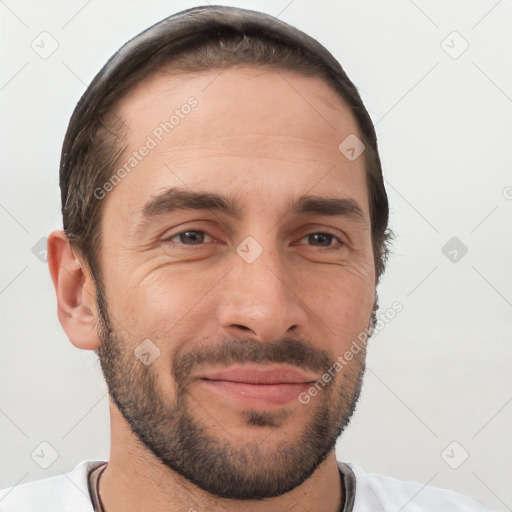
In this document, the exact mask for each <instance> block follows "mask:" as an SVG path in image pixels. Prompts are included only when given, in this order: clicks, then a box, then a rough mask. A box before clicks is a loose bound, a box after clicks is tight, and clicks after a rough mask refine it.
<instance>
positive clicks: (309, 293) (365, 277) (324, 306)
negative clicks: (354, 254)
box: [299, 267, 375, 348]
mask: <svg viewBox="0 0 512 512" xmlns="http://www.w3.org/2000/svg"><path fill="white" fill-rule="evenodd" d="M299 297H300V298H301V299H302V300H303V301H304V303H305V305H306V306H307V307H308V308H310V309H311V310H312V312H313V316H314V317H315V316H316V318H317V319H320V326H321V328H322V329H325V334H326V336H328V337H330V338H333V337H334V338H335V343H336V346H337V347H338V348H339V345H340V343H342V344H343V346H344V345H345V344H350V342H351V341H352V339H354V338H357V336H358V335H359V334H360V333H361V332H363V331H364V330H365V329H366V327H367V326H368V322H369V319H370V315H371V313H372V309H373V304H374V300H375V288H374V283H373V280H372V275H371V273H369V274H368V273H364V272H363V273H362V272H359V271H358V270H357V269H354V268H353V267H347V268H339V269H337V270H335V271H334V272H332V271H330V272H328V275H323V276H322V275H320V274H318V275H310V276H308V277H307V278H306V279H303V281H302V284H301V291H300V294H299ZM312 321H313V324H315V322H316V320H315V319H314V318H313V319H312Z"/></svg>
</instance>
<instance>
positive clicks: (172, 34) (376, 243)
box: [60, 6, 393, 285]
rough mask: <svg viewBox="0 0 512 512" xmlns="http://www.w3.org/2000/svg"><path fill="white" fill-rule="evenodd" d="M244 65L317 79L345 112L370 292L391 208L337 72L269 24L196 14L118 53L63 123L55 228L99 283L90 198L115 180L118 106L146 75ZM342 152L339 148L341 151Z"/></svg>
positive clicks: (309, 46) (332, 62) (230, 13)
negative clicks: (360, 161)
mask: <svg viewBox="0 0 512 512" xmlns="http://www.w3.org/2000/svg"><path fill="white" fill-rule="evenodd" d="M241 64H248V65H254V66H258V67H263V68H267V69H283V70H292V71H294V72H296V73H299V74H302V75H306V76H317V77H320V78H322V79H324V80H325V81H326V82H327V83H328V84H329V85H330V86H331V87H332V88H333V89H334V90H335V91H336V92H337V94H338V95H339V97H340V98H341V99H342V100H343V101H344V102H345V104H347V105H348V106H349V108H351V110H352V112H353V114H354V116H355V118H356V119H357V122H358V125H359V129H360V134H359V136H360V138H361V139H362V142H363V143H364V144H365V152H364V158H365V164H366V170H367V172H366V182H367V187H368V193H369V204H370V219H371V235H372V246H373V256H374V264H375V274H376V283H375V284H376V285H377V284H378V282H379V280H380V277H381V275H382V274H383V272H384V270H385V265H386V260H387V256H388V253H389V249H388V240H389V239H390V238H392V237H393V233H392V232H391V230H390V229H389V228H388V216H389V207H388V199H387V194H386V190H385V187H384V182H383V177H382V168H381V163H380V158H379V152H378V147H377V137H376V134H375V129H374V126H373V123H372V121H371V118H370V116H369V114H368V112H367V110H366V108H365V106H364V104H363V102H362V100H361V98H360V96H359V93H358V91H357V89H356V87H355V85H354V84H353V83H352V82H351V81H350V79H349V78H348V76H347V75H346V73H345V72H344V70H343V68H342V67H341V65H340V64H339V62H338V61H337V60H336V59H335V58H334V57H333V56H332V55H331V53H330V52H329V51H328V50H327V49H326V48H324V47H323V46H322V45H321V44H320V43H319V42H318V41H316V40H315V39H313V38H312V37H310V36H308V35H307V34H305V33H303V32H301V31H300V30H298V29H296V28H295V27H292V26H290V25H288V24H286V23H284V22H282V21H280V20H278V19H276V18H274V17H272V16H270V15H268V14H264V13H260V12H256V11H250V10H246V9H240V8H235V7H225V6H202V7H195V8H192V9H187V10H185V11H182V12H179V13H177V14H174V15H172V16H170V17H168V18H166V19H164V20H162V21H160V22H159V23H156V24H155V25H153V26H152V27H150V28H148V29H146V30H145V31H143V32H141V33H140V34H139V35H137V36H136V37H134V38H133V39H131V40H130V41H128V42H127V43H126V44H125V45H124V46H122V47H121V48H120V49H119V50H118V51H117V52H116V53H115V54H114V55H113V56H112V57H111V58H110V60H109V61H108V62H107V63H106V64H105V66H104V67H103V68H102V69H101V70H100V72H99V73H98V74H97V75H96V76H95V78H94V79H93V81H92V82H91V84H90V85H89V87H88V88H87V90H86V91H85V93H84V94H83V96H82V98H81V99H80V101H79V102H78V104H77V106H76V108H75V110H74V112H73V115H72V116H71V119H70V122H69V126H68V130H67V132H66V136H65V139H64V144H63V148H62V157H61V164H60V188H61V199H62V216H63V227H64V231H65V232H66V235H67V237H68V239H69V242H70V245H71V246H72V247H74V248H76V249H77V250H78V251H79V252H80V253H81V254H82V255H83V257H84V258H85V260H86V261H85V262H86V264H87V265H88V266H89V268H90V270H91V274H92V276H93V278H94V279H95V280H96V281H97V282H98V283H100V282H101V269H100V266H99V251H100V245H101V238H102V237H101V229H100V227H101V223H100V221H101V211H102V208H101V206H102V204H101V199H99V198H98V197H96V195H95V193H94V191H95V190H96V189H97V188H98V187H101V186H102V185H103V184H104V183H105V182H107V181H108V180H109V179H110V178H111V177H112V176H113V174H114V171H115V165H116V163H117V161H118V160H119V158H120V156H121V154H122V153H123V150H124V148H123V146H122V144H121V142H122V140H123V137H122V136H123V132H124V126H123V124H124V123H123V121H122V119H120V117H119V116H118V115H117V114H116V111H115V108H116V104H117V102H118V101H119V100H120V99H121V98H122V97H123V96H124V95H125V94H126V93H127V92H128V91H129V90H130V89H132V88H133V87H134V86H135V85H137V84H138V83H140V82H141V81H142V80H144V79H146V78H148V77H149V76H150V75H152V74H155V73H157V72H159V71H162V70H166V72H167V71H168V70H170V69H172V70H176V72H178V73H179V72H180V71H184V72H200V71H204V70H210V69H223V68H227V67H231V66H235V65H241ZM340 142H341V141H340Z"/></svg>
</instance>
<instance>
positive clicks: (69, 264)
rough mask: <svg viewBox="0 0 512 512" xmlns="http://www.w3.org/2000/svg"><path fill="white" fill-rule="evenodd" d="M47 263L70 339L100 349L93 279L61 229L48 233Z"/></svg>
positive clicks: (58, 308) (81, 344)
mask: <svg viewBox="0 0 512 512" xmlns="http://www.w3.org/2000/svg"><path fill="white" fill-rule="evenodd" d="M48 266H49V270H50V274H51V277H52V281H53V286H54V287H55V293H56V295H57V314H58V317H59V321H60V323H61V325H62V327H63V329H64V331H66V334H67V336H68V338H69V340H70V341H71V343H72V344H73V345H74V346H75V347H77V348H81V349H83V350H95V349H97V348H98V346H99V343H100V340H99V337H98V334H97V332H96V322H95V318H94V314H93V312H92V310H93V309H95V308H94V304H95V288H94V282H93V280H92V278H91V276H90V274H89V272H88V271H87V269H86V267H85V265H84V262H83V261H82V262H80V260H79V259H78V258H77V257H75V255H74V254H73V251H72V249H71V247H70V245H69V240H68V238H67V236H66V233H65V232H64V231H62V230H56V231H53V232H52V233H51V234H50V235H49V237H48Z"/></svg>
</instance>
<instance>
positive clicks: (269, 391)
mask: <svg viewBox="0 0 512 512" xmlns="http://www.w3.org/2000/svg"><path fill="white" fill-rule="evenodd" d="M315 380H316V379H315V377H314V376H312V375H310V374H308V373H304V372H302V371H301V370H297V369H294V368H290V367H278V368H276V367H272V368H262V367H261V365H259V366H248V365H245V366H239V367H231V368H227V369H223V370H219V371H215V372H210V373H209V374H207V375H204V376H201V377H200V378H199V381H200V382H201V384H202V385H203V386H205V387H206V388H207V389H208V390H210V391H212V392H214V393H215V394H217V395H221V396H223V397H224V398H228V399H229V400H231V401H232V400H235V401H238V402H244V403H245V404H246V405H247V404H249V405H251V406H255V407H258V406H261V407H268V406H272V405H284V404H287V403H289V402H291V401H293V400H297V398H298V395H299V394H300V393H302V392H304V391H305V390H306V389H307V388H308V387H309V386H311V384H312V383H314V382H315Z"/></svg>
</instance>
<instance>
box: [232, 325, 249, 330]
mask: <svg viewBox="0 0 512 512" xmlns="http://www.w3.org/2000/svg"><path fill="white" fill-rule="evenodd" d="M234 325H235V327H240V329H244V330H245V331H248V330H250V329H249V327H247V326H245V325H240V324H234Z"/></svg>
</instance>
